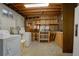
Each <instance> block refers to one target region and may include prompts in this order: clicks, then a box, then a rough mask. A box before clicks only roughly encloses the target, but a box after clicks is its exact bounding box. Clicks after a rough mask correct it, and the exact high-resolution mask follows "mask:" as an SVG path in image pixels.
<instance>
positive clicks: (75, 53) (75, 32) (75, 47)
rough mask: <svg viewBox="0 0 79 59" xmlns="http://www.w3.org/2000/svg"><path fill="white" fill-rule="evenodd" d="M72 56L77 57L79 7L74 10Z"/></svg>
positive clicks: (78, 46)
mask: <svg viewBox="0 0 79 59" xmlns="http://www.w3.org/2000/svg"><path fill="white" fill-rule="evenodd" d="M73 55H74V56H79V6H77V7H76V8H75V22H74V44H73Z"/></svg>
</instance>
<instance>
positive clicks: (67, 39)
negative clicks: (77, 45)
mask: <svg viewBox="0 0 79 59" xmlns="http://www.w3.org/2000/svg"><path fill="white" fill-rule="evenodd" d="M75 6H76V4H73V3H71V4H63V25H64V26H63V52H66V53H72V52H73V34H74V10H75Z"/></svg>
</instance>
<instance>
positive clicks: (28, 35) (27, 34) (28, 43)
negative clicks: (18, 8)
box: [23, 32, 31, 47]
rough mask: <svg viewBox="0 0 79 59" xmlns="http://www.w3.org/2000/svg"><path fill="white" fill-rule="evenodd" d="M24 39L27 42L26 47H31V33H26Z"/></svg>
mask: <svg viewBox="0 0 79 59" xmlns="http://www.w3.org/2000/svg"><path fill="white" fill-rule="evenodd" d="M23 39H24V40H25V46H26V47H29V46H30V44H31V32H25V33H24V34H23Z"/></svg>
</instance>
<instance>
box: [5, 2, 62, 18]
mask: <svg viewBox="0 0 79 59" xmlns="http://www.w3.org/2000/svg"><path fill="white" fill-rule="evenodd" d="M26 4H27V3H26ZM29 4H30V3H29ZM5 5H7V6H8V7H10V8H12V9H13V10H15V11H16V12H18V13H19V14H21V15H22V16H24V17H27V16H35V15H49V16H50V15H59V14H61V13H62V12H63V8H62V4H54V3H50V4H49V6H48V7H41V8H39V7H37V8H26V7H24V4H23V3H8V4H5Z"/></svg>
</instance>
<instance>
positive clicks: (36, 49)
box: [22, 41, 72, 56]
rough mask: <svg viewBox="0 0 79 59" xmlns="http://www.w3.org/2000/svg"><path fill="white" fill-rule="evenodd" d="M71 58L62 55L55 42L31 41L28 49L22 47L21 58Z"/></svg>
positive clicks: (64, 54)
mask: <svg viewBox="0 0 79 59" xmlns="http://www.w3.org/2000/svg"><path fill="white" fill-rule="evenodd" d="M66 55H68V56H71V55H72V54H68V53H62V49H61V48H60V47H58V46H57V45H56V43H55V42H51V43H48V42H37V41H33V42H32V43H31V45H30V46H29V47H22V56H66Z"/></svg>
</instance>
